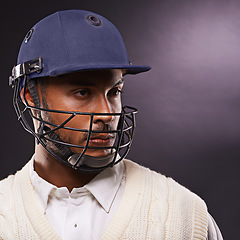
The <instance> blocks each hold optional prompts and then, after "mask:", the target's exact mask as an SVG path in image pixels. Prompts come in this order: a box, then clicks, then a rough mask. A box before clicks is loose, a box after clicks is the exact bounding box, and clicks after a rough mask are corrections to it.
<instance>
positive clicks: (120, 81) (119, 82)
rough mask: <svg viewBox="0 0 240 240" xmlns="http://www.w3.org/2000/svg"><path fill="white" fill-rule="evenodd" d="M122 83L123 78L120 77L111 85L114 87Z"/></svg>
mask: <svg viewBox="0 0 240 240" xmlns="http://www.w3.org/2000/svg"><path fill="white" fill-rule="evenodd" d="M123 83H124V80H123V78H121V79H120V80H119V81H118V82H117V83H115V84H114V85H113V87H116V86H118V85H121V84H123Z"/></svg>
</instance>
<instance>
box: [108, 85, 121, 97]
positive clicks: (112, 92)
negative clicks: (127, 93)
mask: <svg viewBox="0 0 240 240" xmlns="http://www.w3.org/2000/svg"><path fill="white" fill-rule="evenodd" d="M121 93H123V92H122V89H121V88H118V87H115V88H113V89H111V90H110V91H109V93H108V95H111V96H118V95H120V94H121Z"/></svg>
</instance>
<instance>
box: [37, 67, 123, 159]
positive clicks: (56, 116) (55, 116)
mask: <svg viewBox="0 0 240 240" xmlns="http://www.w3.org/2000/svg"><path fill="white" fill-rule="evenodd" d="M122 87H123V78H122V70H119V69H117V70H101V71H85V72H78V73H72V74H68V75H64V76H58V77H52V78H49V79H48V80H47V87H46V91H45V93H44V94H43V95H41V92H40V99H42V98H43V102H44V104H43V105H45V107H47V108H48V109H51V110H63V111H74V112H87V113H120V112H121V109H122V106H121V89H122ZM43 107H44V106H43ZM70 116H71V115H69V114H60V113H43V119H44V120H47V121H50V122H52V123H54V124H57V125H60V124H62V123H63V122H64V121H66V119H67V118H69V117H70ZM118 122H119V116H112V115H111V116H109V115H108V116H107V115H105V116H104V115H98V116H94V118H93V126H92V130H98V131H106V130H116V129H117V126H118ZM89 125H90V116H84V115H76V116H75V117H74V118H73V119H72V120H71V121H69V122H68V123H67V124H66V125H65V126H66V127H71V128H77V129H85V130H89ZM49 127H51V126H49ZM51 128H52V127H51ZM56 133H57V134H58V135H59V136H60V138H61V139H62V140H63V141H64V142H67V143H70V144H75V145H81V146H85V144H86V141H87V133H86V132H81V131H71V130H66V129H59V130H57V131H56ZM115 138H116V136H115V134H107V133H92V134H91V138H90V141H89V146H91V147H109V146H113V144H114V141H115ZM71 150H72V151H73V152H74V153H81V152H82V148H76V147H74V148H73V147H71ZM110 153H111V150H110V149H88V150H87V151H86V154H87V155H90V156H94V157H103V156H106V155H108V154H110Z"/></svg>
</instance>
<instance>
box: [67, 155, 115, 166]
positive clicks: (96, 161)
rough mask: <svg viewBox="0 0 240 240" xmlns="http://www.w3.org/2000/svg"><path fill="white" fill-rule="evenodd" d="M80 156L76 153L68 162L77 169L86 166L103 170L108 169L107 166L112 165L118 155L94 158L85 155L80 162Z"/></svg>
mask: <svg viewBox="0 0 240 240" xmlns="http://www.w3.org/2000/svg"><path fill="white" fill-rule="evenodd" d="M80 155H81V154H79V153H75V154H73V155H72V156H70V157H69V158H68V160H67V161H68V162H69V163H70V164H71V165H72V166H74V167H76V168H79V167H80V166H84V165H86V166H87V167H92V168H102V167H106V166H107V165H109V164H111V163H112V162H113V161H114V158H115V155H116V153H115V152H113V153H111V154H109V155H107V156H104V157H93V156H89V155H86V154H84V155H82V156H81V159H80V161H78V158H79V156H80ZM77 162H78V163H77ZM76 163H77V164H76ZM75 164H76V165H75Z"/></svg>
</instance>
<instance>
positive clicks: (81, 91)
mask: <svg viewBox="0 0 240 240" xmlns="http://www.w3.org/2000/svg"><path fill="white" fill-rule="evenodd" d="M74 94H75V95H77V96H80V97H84V96H87V95H88V94H89V90H87V89H80V90H78V91H77V92H75V93H74Z"/></svg>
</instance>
